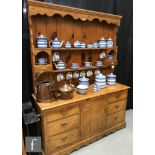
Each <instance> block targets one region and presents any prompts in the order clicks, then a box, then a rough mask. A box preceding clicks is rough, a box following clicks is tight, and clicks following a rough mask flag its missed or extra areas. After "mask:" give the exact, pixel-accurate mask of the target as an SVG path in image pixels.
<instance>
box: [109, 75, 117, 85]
mask: <svg viewBox="0 0 155 155" xmlns="http://www.w3.org/2000/svg"><path fill="white" fill-rule="evenodd" d="M107 84H108V85H115V84H116V75H114V74H113V73H111V74H109V75H107Z"/></svg>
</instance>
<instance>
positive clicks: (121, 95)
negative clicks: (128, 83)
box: [107, 90, 128, 104]
mask: <svg viewBox="0 0 155 155" xmlns="http://www.w3.org/2000/svg"><path fill="white" fill-rule="evenodd" d="M127 92H128V90H121V91H118V92H115V93H111V94H109V95H108V96H107V102H108V104H110V103H113V102H118V101H120V100H123V99H126V98H127Z"/></svg>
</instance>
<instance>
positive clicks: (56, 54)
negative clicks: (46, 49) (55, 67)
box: [53, 52, 60, 62]
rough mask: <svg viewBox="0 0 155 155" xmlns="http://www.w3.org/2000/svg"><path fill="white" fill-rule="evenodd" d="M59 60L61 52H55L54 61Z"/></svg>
mask: <svg viewBox="0 0 155 155" xmlns="http://www.w3.org/2000/svg"><path fill="white" fill-rule="evenodd" d="M59 60H60V56H59V53H58V52H55V53H54V54H53V62H55V61H59Z"/></svg>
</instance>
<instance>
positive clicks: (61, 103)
mask: <svg viewBox="0 0 155 155" xmlns="http://www.w3.org/2000/svg"><path fill="white" fill-rule="evenodd" d="M124 89H129V87H128V86H125V85H122V84H119V83H117V84H116V85H114V86H107V87H106V88H104V89H101V90H100V91H98V92H94V91H93V86H92V85H90V86H89V90H88V93H87V94H85V95H79V94H77V92H76V91H74V97H73V98H72V99H69V100H62V99H58V100H55V101H53V102H50V103H39V102H37V106H38V108H39V109H40V110H41V111H45V110H48V109H51V108H56V107H59V106H64V105H67V104H71V103H76V102H78V101H82V100H85V99H90V98H93V97H97V96H101V95H105V94H109V93H113V92H116V91H121V90H124ZM33 97H34V98H35V96H34V95H33Z"/></svg>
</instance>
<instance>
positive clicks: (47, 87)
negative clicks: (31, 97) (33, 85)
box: [36, 81, 56, 102]
mask: <svg viewBox="0 0 155 155" xmlns="http://www.w3.org/2000/svg"><path fill="white" fill-rule="evenodd" d="M36 98H37V101H38V102H52V101H54V100H56V98H55V83H54V81H39V82H37V95H36Z"/></svg>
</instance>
